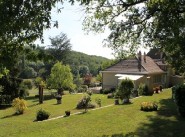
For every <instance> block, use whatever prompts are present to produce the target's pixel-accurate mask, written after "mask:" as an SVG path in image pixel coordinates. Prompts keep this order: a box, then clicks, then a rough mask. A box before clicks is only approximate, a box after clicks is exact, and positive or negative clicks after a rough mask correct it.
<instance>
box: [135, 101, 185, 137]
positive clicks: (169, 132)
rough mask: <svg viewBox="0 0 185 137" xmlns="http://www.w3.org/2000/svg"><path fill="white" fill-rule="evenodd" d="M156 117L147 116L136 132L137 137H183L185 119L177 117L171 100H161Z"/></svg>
mask: <svg viewBox="0 0 185 137" xmlns="http://www.w3.org/2000/svg"><path fill="white" fill-rule="evenodd" d="M159 104H160V106H161V107H160V108H159V110H158V111H157V112H156V113H157V116H148V121H149V122H147V123H141V124H140V127H139V128H138V129H137V130H136V132H135V133H136V135H137V136H138V137H184V136H185V132H184V129H185V119H184V118H182V117H181V116H179V115H178V113H177V110H176V105H175V103H174V102H173V100H172V99H162V100H161V101H160V102H159Z"/></svg>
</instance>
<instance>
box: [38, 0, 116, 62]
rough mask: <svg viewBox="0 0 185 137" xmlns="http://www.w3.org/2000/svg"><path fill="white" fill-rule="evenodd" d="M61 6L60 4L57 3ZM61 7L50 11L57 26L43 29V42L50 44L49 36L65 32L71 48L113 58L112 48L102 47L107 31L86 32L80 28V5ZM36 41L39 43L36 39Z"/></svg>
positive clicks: (81, 16)
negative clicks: (58, 10)
mask: <svg viewBox="0 0 185 137" xmlns="http://www.w3.org/2000/svg"><path fill="white" fill-rule="evenodd" d="M57 6H58V7H61V5H57ZM62 7H64V9H62V10H61V13H60V14H59V13H56V9H54V10H53V12H52V20H58V23H59V27H58V28H51V29H49V30H46V31H44V44H43V45H45V46H46V45H50V40H49V37H55V36H56V35H59V34H60V33H61V32H63V33H65V34H67V36H68V38H69V39H70V42H71V44H72V50H75V51H79V52H83V53H86V54H89V55H97V56H103V57H106V58H109V59H112V58H114V57H113V55H112V54H111V53H112V50H111V49H109V48H106V47H103V43H102V41H103V40H104V39H105V38H106V37H107V35H108V33H103V34H93V33H91V34H88V35H86V34H85V32H84V31H83V30H82V21H83V18H84V12H82V11H81V8H80V6H78V5H74V6H71V5H70V4H68V3H65V4H64V5H63V6H62ZM36 43H39V44H40V42H39V41H37V42H36Z"/></svg>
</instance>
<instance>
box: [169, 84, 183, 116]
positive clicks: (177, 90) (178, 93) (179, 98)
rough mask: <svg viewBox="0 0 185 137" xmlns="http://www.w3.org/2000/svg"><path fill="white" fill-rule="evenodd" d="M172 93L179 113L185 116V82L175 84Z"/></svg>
mask: <svg viewBox="0 0 185 137" xmlns="http://www.w3.org/2000/svg"><path fill="white" fill-rule="evenodd" d="M172 95H173V97H174V100H175V103H176V104H177V107H178V111H179V113H180V114H181V115H182V116H183V117H185V84H182V85H177V86H174V87H173V88H172Z"/></svg>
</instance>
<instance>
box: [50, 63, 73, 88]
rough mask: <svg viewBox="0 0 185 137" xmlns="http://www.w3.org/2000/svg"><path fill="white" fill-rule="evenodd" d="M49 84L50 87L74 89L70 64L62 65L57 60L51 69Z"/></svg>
mask: <svg viewBox="0 0 185 137" xmlns="http://www.w3.org/2000/svg"><path fill="white" fill-rule="evenodd" d="M48 85H49V87H50V88H54V89H59V88H70V89H74V84H73V75H72V73H71V69H70V67H69V66H68V65H66V66H65V65H62V64H61V63H60V62H57V63H56V64H55V65H54V66H53V67H52V69H51V74H50V77H49V79H48Z"/></svg>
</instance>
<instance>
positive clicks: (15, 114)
mask: <svg viewBox="0 0 185 137" xmlns="http://www.w3.org/2000/svg"><path fill="white" fill-rule="evenodd" d="M14 116H20V114H17V113H14V114H11V115H7V116H4V117H2V118H1V119H5V118H11V117H14Z"/></svg>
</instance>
